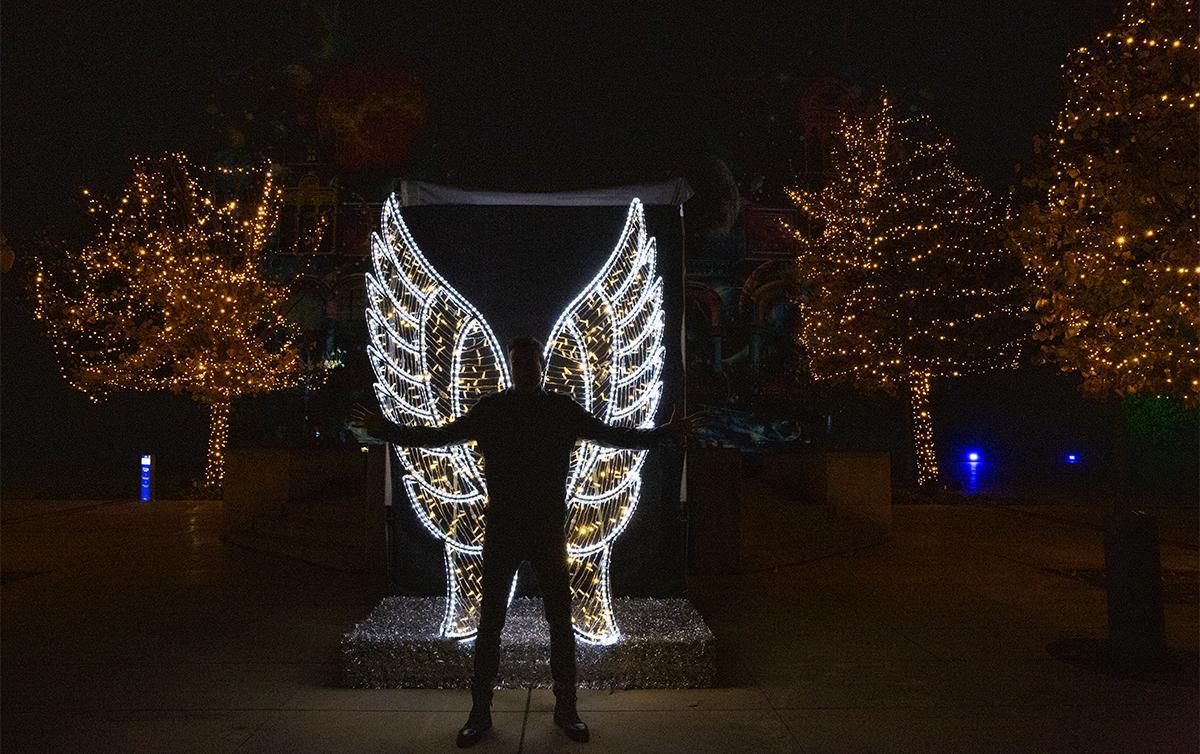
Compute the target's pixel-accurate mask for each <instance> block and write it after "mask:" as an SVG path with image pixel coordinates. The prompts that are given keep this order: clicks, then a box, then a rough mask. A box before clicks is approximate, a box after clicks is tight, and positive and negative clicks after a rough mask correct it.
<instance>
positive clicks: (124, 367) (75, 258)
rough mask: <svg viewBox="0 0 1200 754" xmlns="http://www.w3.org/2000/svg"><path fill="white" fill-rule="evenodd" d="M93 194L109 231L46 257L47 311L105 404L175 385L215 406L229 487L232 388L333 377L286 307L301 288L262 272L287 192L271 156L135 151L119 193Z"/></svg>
mask: <svg viewBox="0 0 1200 754" xmlns="http://www.w3.org/2000/svg"><path fill="white" fill-rule="evenodd" d="M83 193H84V195H85V196H86V197H87V203H88V212H89V213H90V214H92V215H94V216H95V218H96V220H97V222H96V232H95V234H94V235H93V237H92V238H91V240H90V241H89V242H88V243H86V244H85V245H84V246H82V247H81V248H78V249H70V250H68V252H67V253H66V254H65V259H63V260H59V261H56V262H55V263H53V264H50V263H48V262H47V261H46V260H38V266H37V272H36V275H35V276H34V278H33V281H32V282H33V288H34V290H33V293H34V296H35V299H36V302H35V308H34V315H35V317H36V318H37V319H39V320H41V321H42V322H43V323H44V324H45V326H46V329H47V333H48V335H49V337H50V340H51V342H52V344H53V345H54V347H55V350H56V351H57V354H58V357H59V363H60V368H61V370H62V373H63V376H64V377H65V378H66V380H67V382H68V383H69V384H71V385H72V386H73V387H75V388H77V389H79V390H81V391H83V392H84V393H86V394H87V395H88V396H89V397H90V398H91V399H92V400H93V401H94V402H99V401H100V400H101V399H102V398H103V397H105V396H106V395H107V394H109V393H111V392H113V391H116V390H141V391H159V390H166V391H170V392H173V393H179V394H184V395H188V396H190V397H191V398H193V399H194V400H197V401H200V402H202V403H204V404H205V405H207V406H208V409H209V438H208V458H207V464H206V467H205V484H206V486H208V487H209V488H210V489H213V490H218V489H219V488H220V486H221V483H222V480H223V477H224V458H225V445H226V440H227V437H228V432H229V412H230V404H231V401H232V399H233V398H234V397H237V396H245V395H253V394H258V393H264V392H268V391H273V390H279V389H283V388H289V387H293V386H296V385H298V384H300V383H301V382H302V381H306V380H307V381H310V382H311V381H312V380H313V379H314V378H315V379H318V380H319V379H321V377H322V376H323V375H321V374H318V375H315V376H314V374H313V372H312V368H311V367H310V366H308V365H306V364H305V362H304V361H303V360H302V358H301V353H300V351H299V349H298V348H297V347H296V345H295V342H296V340H297V337H298V332H297V328H296V326H295V325H294V324H293V323H291V322H289V321H288V320H287V319H285V318H284V316H283V313H282V311H283V304H284V303H285V301H286V300H287V299H288V298H289V295H290V290H289V288H288V287H287V286H286V285H284V284H281V283H278V282H273V281H270V280H268V279H266V278H265V277H264V276H263V274H262V269H261V268H262V265H261V262H262V258H263V254H264V252H265V251H266V250H267V247H268V243H269V240H270V238H271V235H272V233H273V231H274V228H275V224H276V222H277V220H278V217H279V208H280V201H281V191H280V189H279V187H278V186H277V185H276V183H275V179H274V177H273V176H272V174H271V171H270V169H269V167H268V166H266V165H262V166H259V167H255V168H224V167H218V168H203V167H200V166H197V165H195V164H193V163H192V162H191V161H189V159H188V158H187V157H186V156H185V155H182V154H167V155H162V156H159V157H155V158H151V159H135V160H134V170H133V178H132V180H131V181H130V182H129V183H128V185H127V186H126V187H125V188H124V190H123V192H122V194H121V196H120V198H119V199H118V200H117V201H115V202H105V201H102V200H99V199H97V198H95V197H93V196H92V195H91V194H90V192H89V191H87V190H86V189H85V190H84V192H83Z"/></svg>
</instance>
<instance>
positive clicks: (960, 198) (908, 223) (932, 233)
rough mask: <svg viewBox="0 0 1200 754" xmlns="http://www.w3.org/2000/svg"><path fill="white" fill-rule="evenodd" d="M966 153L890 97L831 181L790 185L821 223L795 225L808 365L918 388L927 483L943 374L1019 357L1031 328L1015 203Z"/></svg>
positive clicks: (853, 141) (867, 118)
mask: <svg viewBox="0 0 1200 754" xmlns="http://www.w3.org/2000/svg"><path fill="white" fill-rule="evenodd" d="M953 158H954V150H953V147H952V145H951V143H950V141H949V140H948V139H947V138H946V137H945V136H943V135H942V134H940V133H938V132H937V131H936V130H935V129H934V128H933V126H932V125H931V123H930V121H929V119H928V118H927V117H925V116H922V115H912V116H903V117H901V116H900V115H898V114H897V112H896V110H895V107H894V106H893V105H892V103H891V102H890V101H888V100H887V99H886V98H881V99H880V101H879V102H878V103H877V104H876V105H875V106H873V107H871V108H869V109H868V110H867V111H866V112H864V113H863V114H862V115H859V116H853V117H850V116H844V117H843V118H842V120H841V126H840V128H839V129H838V130H837V131H836V133H835V134H834V139H833V144H832V145H831V153H830V163H829V168H830V171H829V174H830V179H829V181H828V182H827V183H826V185H825V186H824V187H823V188H821V189H820V190H819V191H805V190H799V189H796V190H792V191H790V192H789V194H790V196H791V198H792V200H793V201H794V202H795V203H796V205H797V206H798V207H799V208H800V210H801V211H802V213H803V215H805V216H807V218H808V219H809V220H811V230H810V231H803V230H800V229H796V228H793V229H792V232H793V235H794V236H795V239H796V241H797V249H798V253H797V263H798V271H799V274H800V277H801V278H802V279H803V280H804V281H805V282H806V287H807V293H806V295H804V296H803V297H802V298H801V300H800V301H799V302H798V304H799V306H800V330H799V338H800V342H801V345H802V346H803V349H804V351H805V353H806V359H807V367H808V370H809V372H810V373H811V374H812V376H813V377H814V378H817V379H831V380H848V381H850V382H852V383H854V384H855V385H857V386H859V387H862V388H866V389H881V390H884V391H886V392H888V393H891V394H896V393H899V392H901V391H903V392H905V393H907V396H908V398H909V402H910V409H911V416H912V432H913V440H914V446H915V450H916V459H917V482H918V484H919V485H921V486H925V485H928V484H931V483H935V482H936V481H937V480H938V462H937V455H936V452H935V449H934V440H933V419H932V414H931V407H930V399H929V398H930V390H931V388H932V385H933V382H934V380H935V379H937V378H941V377H957V376H959V375H962V374H966V373H971V372H978V371H983V370H989V369H994V368H1002V367H1012V366H1015V365H1016V364H1017V361H1018V357H1019V352H1020V341H1021V332H1022V327H1021V321H1020V314H1021V310H1022V304H1021V289H1020V286H1019V276H1020V263H1019V261H1018V260H1017V259H1016V255H1014V254H1012V253H1010V252H1008V251H1007V250H1006V249H1005V246H1004V243H1003V239H1004V234H1003V227H1004V212H1003V211H1002V210H1001V209H1000V208H999V207H998V206H997V204H996V203H995V202H994V201H993V200H992V197H991V196H990V195H989V193H988V191H987V190H986V189H985V188H984V187H983V186H982V185H981V183H980V182H979V181H978V180H976V179H974V178H972V177H970V176H968V175H966V174H964V173H963V172H962V171H961V170H959V169H958V168H957V167H955V165H954V164H953Z"/></svg>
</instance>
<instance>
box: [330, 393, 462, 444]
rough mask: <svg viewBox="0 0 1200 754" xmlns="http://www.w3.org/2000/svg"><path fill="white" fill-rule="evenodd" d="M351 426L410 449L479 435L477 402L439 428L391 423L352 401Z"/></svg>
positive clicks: (455, 441)
mask: <svg viewBox="0 0 1200 754" xmlns="http://www.w3.org/2000/svg"><path fill="white" fill-rule="evenodd" d="M351 416H352V418H351V421H350V424H351V426H356V427H361V428H362V429H363V430H364V431H366V433H367V434H368V435H370V436H372V437H378V438H379V439H381V440H387V441H388V442H390V443H392V444H393V445H402V446H404V447H410V448H440V447H443V446H446V445H456V444H458V443H460V442H466V441H467V440H474V439H475V438H476V437H477V436H478V434H479V422H480V412H479V404H478V403H476V404H475V405H474V406H472V407H471V408H470V409H469V410H468V411H467V413H465V414H463V415H462V416H460V417H458V418H457V419H454V420H452V421H450V422H447V423H446V424H443V425H442V426H440V427H422V426H417V425H409V424H394V423H392V422H390V421H388V420H387V419H386V418H384V417H383V416H382V415H380V414H378V413H376V412H374V411H371V410H369V409H367V408H366V407H365V406H362V405H359V404H355V406H354V410H353V411H352V412H351Z"/></svg>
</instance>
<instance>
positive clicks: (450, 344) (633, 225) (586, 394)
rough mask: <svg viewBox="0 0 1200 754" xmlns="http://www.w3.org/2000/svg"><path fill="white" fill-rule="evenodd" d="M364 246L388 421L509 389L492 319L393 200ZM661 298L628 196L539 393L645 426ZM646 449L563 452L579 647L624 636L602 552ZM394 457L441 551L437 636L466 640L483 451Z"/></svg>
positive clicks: (549, 355)
mask: <svg viewBox="0 0 1200 754" xmlns="http://www.w3.org/2000/svg"><path fill="white" fill-rule="evenodd" d="M371 250H372V261H373V266H374V271H373V273H372V274H368V276H367V313H366V316H367V324H368V330H369V333H370V343H369V344H368V347H367V352H368V356H369V358H370V361H371V364H372V368H373V370H374V372H375V375H376V383H375V389H376V394H377V396H378V398H379V403H380V406H381V408H382V410H383V412H384V415H385V416H386V417H387V418H388V419H389V420H390V421H392V422H395V423H399V424H419V425H424V426H440V425H442V424H444V423H446V422H448V421H450V420H452V419H454V418H456V417H458V416H462V415H463V414H465V413H466V412H467V411H468V410H469V409H470V408H471V406H473V405H474V404H475V402H476V401H478V400H479V399H480V398H481V397H482V396H483V395H486V394H488V393H491V392H495V391H497V390H502V389H505V388H506V387H508V386H509V385H510V380H509V375H508V370H507V364H506V361H505V358H504V356H503V354H502V352H501V350H500V346H499V342H498V340H497V339H496V336H495V334H494V333H493V332H492V329H491V327H490V326H489V325H488V323H487V322H486V320H485V319H484V318H483V316H482V315H480V314H479V312H478V311H477V310H476V309H475V308H474V307H473V306H472V305H471V304H470V302H468V301H467V300H466V299H465V298H464V297H463V296H462V295H461V294H460V293H459V292H458V291H456V290H455V289H454V287H453V286H452V285H450V284H449V283H448V282H447V281H446V280H445V278H443V277H442V276H441V275H440V274H439V273H438V271H437V270H436V269H435V268H434V267H433V266H432V264H431V263H430V262H429V260H428V259H427V258H426V257H425V256H424V254H423V253H422V252H421V250H420V249H419V247H418V246H417V244H416V242H415V241H414V239H413V238H412V235H411V233H410V232H409V230H408V228H407V227H406V226H405V224H404V220H403V218H402V216H401V214H400V207H399V203H398V202H397V200H396V198H395V196H393V197H391V198H390V199H389V200H388V202H387V203H386V204H385V206H384V211H383V218H382V224H381V232H380V233H377V234H375V235H374V236H373V237H372V244H371ZM662 296H663V282H662V277H661V276H660V275H659V274H658V273H657V270H656V252H655V244H654V239H653V238H649V237H648V236H647V233H646V225H645V214H644V210H643V208H642V205H641V202H639V201H637V200H636V199H635V200H634V201H633V202H632V203H631V205H630V208H629V213H628V215H627V217H626V222H625V225H624V228H623V230H622V232H621V235H620V239H619V241H618V242H617V244H616V246H615V247H614V249H613V251H612V253H611V254H610V255H609V257H608V259H607V260H606V262H605V264H604V266H603V267H602V268H601V270H600V271H599V273H597V275H596V276H595V278H594V279H593V280H592V281H591V283H590V284H589V285H588V286H587V287H585V288H584V290H583V291H582V292H581V293H580V294H579V296H577V297H576V298H575V300H573V301H572V302H571V303H570V304H568V306H567V307H566V309H565V310H564V312H563V314H562V315H561V316H560V317H559V318H558V320H557V322H556V323H555V325H554V327H553V329H552V331H551V337H550V338H549V340H548V341H547V350H546V362H547V366H546V373H545V375H544V381H545V385H546V387H547V389H550V390H554V391H560V392H564V393H567V394H569V395H571V396H572V397H573V398H574V399H575V400H576V401H577V402H579V403H580V404H581V405H582V406H584V408H586V409H588V410H589V411H591V412H592V413H594V414H595V415H597V416H598V417H600V418H601V419H602V420H604V421H606V422H607V423H610V424H613V425H615V426H624V427H642V428H645V427H651V426H653V421H654V414H655V412H656V411H657V409H658V404H659V401H660V399H661V396H662V367H663V363H664V359H665V347H664V346H663V325H664V314H663V298H662ZM646 453H647V451H645V450H621V449H613V448H605V447H601V446H599V445H596V444H595V443H592V442H587V441H584V442H580V443H578V444H577V445H576V447H575V450H574V451H573V455H572V462H571V469H570V472H569V477H568V482H567V487H566V489H565V490H564V493H565V495H566V498H567V503H568V509H567V511H568V516H567V523H566V535H567V556H568V566H569V569H570V572H571V592H572V621H573V623H574V627H575V631H576V633H577V635H578V636H579V637H580V638H581V639H582V640H584V641H589V642H593V643H611V642H614V641H616V640H617V639H618V638H619V636H620V631H619V628H618V627H617V625H616V621H615V619H614V618H613V613H612V599H611V590H610V588H609V583H610V582H609V573H608V568H609V563H610V553H611V546H612V543H613V541H614V540H615V539H616V537H617V536H618V535H619V534H620V533H621V531H622V530H623V529H624V528H625V526H626V525H627V524H628V522H629V520H630V518H631V517H632V515H633V512H634V509H635V508H636V505H637V501H638V495H639V492H640V489H641V467H642V464H643V463H644V461H645V456H646ZM396 454H397V457H398V458H399V460H400V462H401V465H402V466H403V467H404V470H405V475H404V486H405V490H406V492H407V493H408V496H409V500H410V502H411V503H412V505H413V507H414V509H415V510H416V513H417V516H418V518H419V520H420V521H421V522H422V524H423V525H424V526H425V527H426V528H427V529H428V530H429V531H430V532H431V533H432V534H433V535H434V536H436V537H438V538H439V539H441V540H442V542H443V543H444V545H445V565H446V584H447V599H446V611H445V614H444V616H443V620H442V626H441V632H442V635H444V636H447V637H459V638H463V637H468V636H471V635H473V634H475V633H476V631H477V630H478V622H479V607H480V601H481V597H482V594H481V588H482V545H483V537H484V523H485V522H484V514H485V510H486V505H487V488H486V481H485V478H484V475H483V459H482V457H481V456H480V454H479V453H478V450H477V449H476V446H475V443H474V442H467V443H462V444H458V445H453V446H449V447H445V448H409V447H397V448H396ZM513 588H515V579H514V584H513ZM509 598H510V599H511V598H512V590H511V589H510V592H509Z"/></svg>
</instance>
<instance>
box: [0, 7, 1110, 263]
mask: <svg viewBox="0 0 1200 754" xmlns="http://www.w3.org/2000/svg"><path fill="white" fill-rule="evenodd" d="M316 4H317V5H319V6H321V7H322V8H325V9H333V8H335V9H336V11H335V13H334V14H333V15H334V17H335V18H336V25H335V27H334V29H333V32H332V38H333V40H334V42H335V45H336V48H335V52H334V60H335V61H336V62H335V65H336V64H337V63H341V62H349V61H354V60H377V61H389V62H391V61H400V62H399V65H403V66H406V67H409V68H411V69H413V70H415V71H416V72H417V73H418V75H419V76H420V77H421V79H422V80H423V82H424V86H425V89H426V92H427V96H428V100H429V107H428V110H429V119H428V122H427V124H426V128H425V130H424V132H423V134H422V136H421V139H422V143H421V148H418V150H417V153H418V157H416V158H414V160H413V161H412V163H410V164H408V165H406V166H403V167H402V168H401V171H400V172H403V173H405V174H407V175H411V176H415V177H427V178H432V179H444V178H446V177H447V176H449V177H452V178H454V179H457V182H459V183H462V184H474V185H480V186H489V187H513V188H525V189H539V188H561V187H570V186H585V185H597V184H606V183H616V182H624V181H629V180H636V179H640V178H646V177H658V176H662V175H667V174H670V173H678V172H680V171H681V170H683V169H684V167H685V166H686V164H687V163H688V160H690V159H691V158H693V157H694V156H695V155H696V154H699V153H704V152H706V151H716V152H718V153H721V154H726V155H729V154H732V155H733V156H734V157H735V161H734V162H735V164H734V169H735V172H737V170H738V167H739V165H738V164H737V162H738V160H737V159H736V158H737V157H739V156H742V155H746V156H747V157H745V158H743V159H742V162H754V161H762V160H769V159H771V149H770V142H769V140H768V137H767V136H766V135H765V134H767V133H768V131H769V128H770V127H769V124H768V123H766V122H765V121H766V118H765V117H764V118H760V119H759V121H760V122H755V120H754V115H755V113H756V112H757V111H754V110H753V108H751V112H749V113H747V108H746V101H747V100H748V99H752V97H751V95H749V94H745V93H746V92H765V93H766V94H767V96H768V98H769V97H770V91H771V90H772V88H773V87H774V88H778V87H786V86H787V83H786V82H784V83H783V84H778V85H773V84H771V83H766V82H771V81H776V82H779V81H781V80H782V79H783V78H784V77H786V78H787V80H788V81H793V82H795V81H799V82H802V81H806V80H811V79H813V78H817V77H819V76H823V75H839V76H843V77H845V78H848V79H850V80H852V81H855V82H859V83H862V84H865V85H867V86H868V87H871V86H875V85H880V84H882V85H886V86H887V87H888V88H889V89H890V90H891V91H893V92H895V93H897V95H898V96H901V97H907V98H908V99H909V100H914V101H917V102H918V104H920V105H921V107H922V108H924V109H926V110H928V111H929V112H931V114H932V115H933V116H934V118H935V120H936V121H937V122H938V123H939V124H940V125H941V126H942V127H943V128H945V129H946V130H947V131H948V132H949V133H950V135H951V136H952V137H953V138H954V139H955V140H956V141H957V143H958V144H959V146H960V149H961V152H962V160H963V163H964V167H966V168H967V169H969V170H971V171H972V172H975V173H977V174H980V175H982V176H984V177H985V178H986V179H987V181H988V182H989V183H990V184H991V185H992V186H993V187H994V188H995V189H997V190H1004V189H1006V188H1007V186H1008V184H1009V183H1011V182H1012V166H1013V163H1014V162H1017V161H1019V160H1022V159H1025V158H1026V157H1027V155H1028V152H1029V144H1030V139H1031V138H1032V137H1033V135H1034V134H1035V133H1036V132H1037V131H1039V130H1042V129H1044V128H1045V127H1046V125H1047V124H1048V122H1049V119H1050V118H1051V117H1052V115H1053V113H1054V111H1055V109H1056V107H1057V105H1058V102H1059V84H1058V66H1059V64H1060V63H1061V62H1062V61H1063V60H1064V59H1065V57H1066V55H1067V53H1068V51H1069V50H1070V49H1072V48H1073V47H1076V46H1078V45H1079V44H1081V43H1084V42H1086V41H1087V40H1089V39H1090V38H1091V37H1092V36H1093V35H1094V34H1095V33H1096V32H1097V31H1098V30H1100V29H1102V28H1103V27H1104V26H1105V25H1106V24H1108V23H1110V22H1111V20H1112V19H1113V18H1114V16H1115V13H1116V9H1115V2H1113V1H1112V0H1108V1H1107V2H1101V1H1097V0H1055V1H1054V2H1047V1H1046V0H1013V1H1010V2H987V3H983V2H966V3H962V2H948V1H946V0H942V1H940V2H933V1H931V0H915V1H912V0H909V1H906V2H866V1H864V0H855V1H854V2H846V3H840V4H838V3H826V4H820V3H813V2H794V3H784V4H778V5H772V4H769V3H728V4H725V5H722V6H716V5H714V6H705V5H704V4H694V3H691V4H678V5H669V4H651V3H646V4H637V5H636V6H623V7H632V8H636V9H637V10H628V11H626V10H612V9H605V10H600V11H595V10H589V11H581V10H577V9H573V10H571V11H569V12H566V11H561V10H559V11H555V12H545V13H539V12H533V11H532V10H529V11H526V12H522V13H511V12H505V11H502V10H500V9H498V8H490V9H486V10H483V9H482V7H483V4H482V3H480V4H471V6H478V7H479V8H481V9H480V10H471V11H466V10H461V11H458V12H447V11H446V10H444V9H445V8H446V7H448V4H445V3H422V2H408V3H335V2H326V3H316ZM496 5H505V6H508V5H513V4H496ZM521 5H524V6H525V7H529V6H528V5H526V4H521ZM606 5H607V4H606ZM300 6H301V3H299V2H294V3H280V4H276V5H274V6H269V5H268V4H261V3H243V2H236V3H234V2H212V3H203V4H199V3H197V4H188V3H181V4H179V5H178V7H174V4H166V3H136V2H122V3H112V2H96V3H68V4H60V3H50V4H43V3H10V4H7V5H6V6H5V9H4V19H3V40H2V42H3V43H2V55H3V58H2V61H0V86H2V103H3V131H2V134H0V146H2V149H3V153H2V160H3V176H2V182H0V191H2V194H0V199H2V201H3V230H4V232H5V233H6V234H7V235H8V236H9V238H10V239H18V240H19V239H25V238H28V237H30V236H32V235H34V234H36V233H38V232H40V231H43V230H46V229H48V228H55V227H57V226H64V231H65V229H66V228H73V227H75V221H77V220H78V219H79V218H80V215H81V213H80V212H79V210H78V205H77V204H76V203H75V201H74V198H73V197H74V195H75V192H76V191H77V190H78V189H79V188H80V187H81V186H83V185H89V186H92V187H96V188H99V189H102V190H103V189H110V190H112V189H115V188H116V187H117V186H118V185H119V184H120V182H121V180H122V179H123V177H124V176H125V173H126V171H127V168H128V163H127V159H128V157H129V156H130V155H132V154H135V153H147V152H151V151H154V150H156V149H162V148H183V149H187V150H189V151H194V150H196V149H198V148H201V147H202V146H203V140H202V138H201V135H202V134H204V133H205V132H206V130H207V129H208V127H209V123H208V121H207V120H206V116H205V114H204V112H203V108H204V105H205V104H206V102H207V101H208V97H209V96H210V95H211V94H212V93H213V92H214V91H215V90H218V89H219V87H220V85H221V82H222V81H223V80H226V79H227V78H228V76H229V73H230V72H231V71H234V70H237V69H238V68H240V67H243V66H245V65H247V64H248V63H250V62H251V61H253V60H254V59H256V58H262V59H265V60H268V61H276V62H287V61H289V60H293V59H299V58H300V57H301V56H302V55H303V52H304V50H305V47H306V44H307V43H306V34H305V31H306V30H305V28H304V26H305V24H304V21H303V17H304V14H303V13H302V12H301V10H300ZM462 7H468V5H467V4H464V5H463V6H462ZM578 7H579V6H578V5H577V6H576V8H578ZM264 8H267V10H264ZM755 82H757V83H755ZM739 92H741V93H742V94H739ZM218 93H219V92H218ZM781 102H783V105H782V109H783V110H784V112H783V113H782V115H783V116H785V117H786V115H787V112H786V109H787V102H786V96H784V97H782V98H781ZM741 167H742V168H744V169H746V170H749V169H750V167H748V166H746V165H741ZM739 177H742V176H739Z"/></svg>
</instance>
